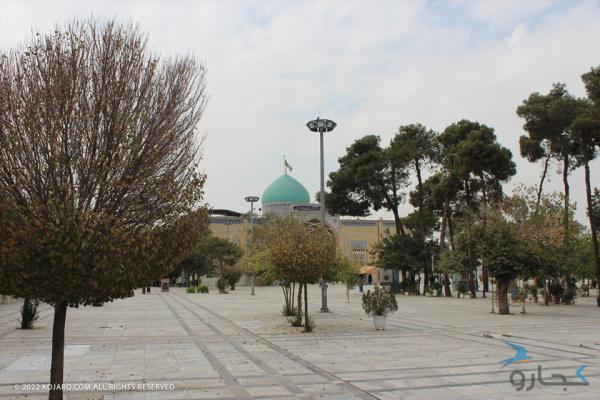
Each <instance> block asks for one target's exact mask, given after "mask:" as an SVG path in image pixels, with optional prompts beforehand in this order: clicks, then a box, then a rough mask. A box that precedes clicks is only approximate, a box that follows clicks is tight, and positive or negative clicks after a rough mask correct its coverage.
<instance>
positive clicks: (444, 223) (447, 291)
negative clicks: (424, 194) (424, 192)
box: [438, 196, 452, 297]
mask: <svg viewBox="0 0 600 400" xmlns="http://www.w3.org/2000/svg"><path fill="white" fill-rule="evenodd" d="M448 208H449V204H448V197H447V196H446V197H445V198H444V208H443V210H442V226H441V230H440V252H439V255H438V258H440V257H441V255H442V252H443V251H444V249H445V248H446V227H447V225H448ZM444 294H445V295H446V297H452V291H451V290H450V277H449V276H448V273H446V272H444Z"/></svg>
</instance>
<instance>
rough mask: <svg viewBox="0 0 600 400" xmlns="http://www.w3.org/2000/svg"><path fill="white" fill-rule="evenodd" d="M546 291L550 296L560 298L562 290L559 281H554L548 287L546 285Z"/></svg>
mask: <svg viewBox="0 0 600 400" xmlns="http://www.w3.org/2000/svg"><path fill="white" fill-rule="evenodd" d="M548 291H549V292H550V294H551V295H552V296H558V297H560V296H562V294H563V291H564V289H563V287H562V285H561V284H560V282H559V281H557V280H554V281H552V283H551V284H550V285H548Z"/></svg>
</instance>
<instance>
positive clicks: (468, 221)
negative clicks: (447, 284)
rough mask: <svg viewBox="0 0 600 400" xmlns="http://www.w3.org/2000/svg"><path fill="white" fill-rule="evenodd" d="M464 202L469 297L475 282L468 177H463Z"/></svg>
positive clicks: (473, 293)
mask: <svg viewBox="0 0 600 400" xmlns="http://www.w3.org/2000/svg"><path fill="white" fill-rule="evenodd" d="M465 202H466V233H467V267H468V270H469V279H468V281H467V282H468V284H469V291H470V292H471V297H473V298H475V297H476V294H475V282H474V280H473V270H474V269H475V268H474V266H473V265H474V264H473V238H472V237H471V192H470V189H469V178H467V179H465Z"/></svg>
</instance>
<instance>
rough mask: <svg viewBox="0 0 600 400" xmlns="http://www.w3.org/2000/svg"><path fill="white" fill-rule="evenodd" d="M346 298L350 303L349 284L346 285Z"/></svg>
mask: <svg viewBox="0 0 600 400" xmlns="http://www.w3.org/2000/svg"><path fill="white" fill-rule="evenodd" d="M346 299H347V302H348V303H350V286H348V285H346Z"/></svg>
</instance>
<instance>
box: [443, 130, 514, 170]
mask: <svg viewBox="0 0 600 400" xmlns="http://www.w3.org/2000/svg"><path fill="white" fill-rule="evenodd" d="M439 140H440V143H441V144H442V146H443V154H442V157H443V159H444V165H446V166H447V168H448V170H449V171H450V172H451V173H452V174H454V175H456V176H457V177H459V178H460V179H462V180H468V179H470V178H472V177H481V176H486V177H487V179H488V180H496V181H505V180H507V179H509V178H510V177H511V176H513V175H514V174H515V173H516V167H515V163H514V162H513V161H512V153H511V152H510V150H509V149H507V148H506V147H502V146H501V145H500V144H498V142H497V141H496V135H495V134H494V130H493V129H492V128H490V127H488V126H486V125H483V124H480V123H478V122H472V121H467V120H461V121H459V122H457V123H454V124H451V125H450V126H448V127H447V128H446V129H445V130H444V132H443V133H442V134H441V135H440V137H439Z"/></svg>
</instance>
